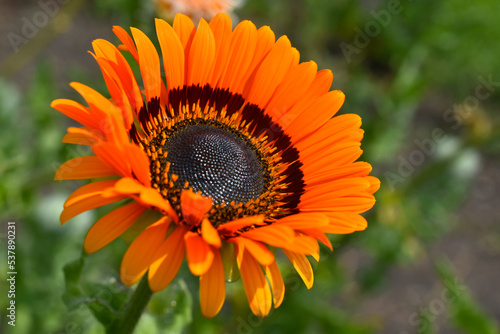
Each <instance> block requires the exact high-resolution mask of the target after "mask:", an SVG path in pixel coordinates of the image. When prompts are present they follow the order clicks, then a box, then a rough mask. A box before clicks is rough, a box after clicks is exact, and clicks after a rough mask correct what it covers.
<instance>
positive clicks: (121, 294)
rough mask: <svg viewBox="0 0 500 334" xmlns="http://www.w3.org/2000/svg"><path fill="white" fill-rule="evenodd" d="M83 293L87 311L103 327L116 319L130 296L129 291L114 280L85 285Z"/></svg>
mask: <svg viewBox="0 0 500 334" xmlns="http://www.w3.org/2000/svg"><path fill="white" fill-rule="evenodd" d="M84 291H85V295H86V296H87V300H86V304H87V306H88V308H89V310H90V311H91V312H92V314H93V315H94V316H95V318H96V319H97V320H98V321H99V322H100V323H101V324H103V325H104V326H105V327H108V326H110V325H111V324H112V323H113V322H114V321H115V320H116V319H117V318H118V316H119V314H120V313H121V312H122V311H123V310H124V308H125V304H126V302H127V300H128V298H129V295H130V294H131V291H130V289H127V288H125V287H123V286H122V285H121V284H120V283H119V282H117V281H116V280H114V279H113V280H110V281H108V282H106V283H89V284H85V285H84Z"/></svg>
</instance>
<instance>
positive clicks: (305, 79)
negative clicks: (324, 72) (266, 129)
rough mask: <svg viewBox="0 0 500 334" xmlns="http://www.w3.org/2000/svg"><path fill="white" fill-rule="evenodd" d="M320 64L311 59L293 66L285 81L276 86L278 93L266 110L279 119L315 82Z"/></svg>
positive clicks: (275, 118)
mask: <svg viewBox="0 0 500 334" xmlns="http://www.w3.org/2000/svg"><path fill="white" fill-rule="evenodd" d="M317 70H318V65H316V63H315V62H313V61H310V62H307V63H302V64H299V65H298V66H295V67H292V68H291V69H290V71H288V73H286V74H285V77H284V78H283V82H281V83H280V85H279V86H278V87H277V88H276V93H275V94H274V95H273V96H272V98H271V100H270V101H269V103H268V104H267V106H266V108H265V109H266V111H267V112H268V113H269V114H270V115H271V117H272V118H273V119H274V120H278V119H279V118H280V117H281V116H282V115H284V114H285V113H286V112H287V111H288V110H290V109H291V108H292V107H293V106H294V105H295V103H296V102H297V101H298V100H299V99H300V98H301V97H302V96H303V95H304V94H305V93H306V91H307V89H308V88H309V86H310V85H311V83H312V82H313V80H314V78H315V76H316V73H317Z"/></svg>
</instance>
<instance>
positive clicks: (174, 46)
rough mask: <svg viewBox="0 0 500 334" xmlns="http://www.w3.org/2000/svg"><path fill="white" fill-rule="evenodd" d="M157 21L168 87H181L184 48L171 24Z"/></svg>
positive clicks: (170, 88) (171, 88)
mask: <svg viewBox="0 0 500 334" xmlns="http://www.w3.org/2000/svg"><path fill="white" fill-rule="evenodd" d="M155 22H156V33H157V35H158V41H159V42H160V48H161V53H162V56H163V66H164V67H165V76H166V78H167V86H168V89H169V90H173V89H176V88H180V87H182V86H183V85H184V48H183V46H182V44H181V41H180V40H179V37H178V36H177V34H176V33H175V31H174V29H173V28H172V27H171V26H170V24H168V23H167V22H165V21H164V20H160V19H156V20H155Z"/></svg>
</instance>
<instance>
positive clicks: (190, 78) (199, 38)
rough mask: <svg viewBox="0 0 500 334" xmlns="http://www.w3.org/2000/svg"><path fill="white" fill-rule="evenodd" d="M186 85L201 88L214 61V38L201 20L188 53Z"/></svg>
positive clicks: (205, 23) (206, 24)
mask: <svg viewBox="0 0 500 334" xmlns="http://www.w3.org/2000/svg"><path fill="white" fill-rule="evenodd" d="M188 59H189V60H188V66H187V78H186V83H187V85H188V86H191V85H200V86H203V85H204V84H206V83H207V81H208V75H209V74H210V72H211V71H212V68H213V63H214V59H215V38H214V34H213V32H212V30H211V29H210V27H209V26H208V23H207V22H206V21H205V20H204V19H201V20H200V23H199V25H198V29H197V30H196V33H195V35H194V37H193V42H192V44H191V49H190V51H189V58H188Z"/></svg>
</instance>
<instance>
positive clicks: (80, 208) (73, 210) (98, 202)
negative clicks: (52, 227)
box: [60, 194, 127, 224]
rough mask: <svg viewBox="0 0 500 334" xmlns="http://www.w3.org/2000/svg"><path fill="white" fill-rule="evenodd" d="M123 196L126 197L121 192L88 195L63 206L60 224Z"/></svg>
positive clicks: (116, 200) (119, 199) (118, 199)
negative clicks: (105, 194)
mask: <svg viewBox="0 0 500 334" xmlns="http://www.w3.org/2000/svg"><path fill="white" fill-rule="evenodd" d="M125 198H127V196H126V195H121V194H116V195H115V194H112V195H110V196H105V197H104V196H103V195H102V194H95V195H92V196H88V197H87V198H85V199H82V200H80V201H78V202H75V203H74V204H72V205H70V206H68V207H66V208H64V210H63V212H62V213H61V217H60V220H61V224H64V223H66V222H67V221H68V220H70V219H71V218H73V217H75V216H77V215H79V214H80V213H82V212H85V211H89V210H92V209H95V208H98V207H101V206H103V205H106V204H111V203H115V202H118V201H121V200H122V199H125Z"/></svg>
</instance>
